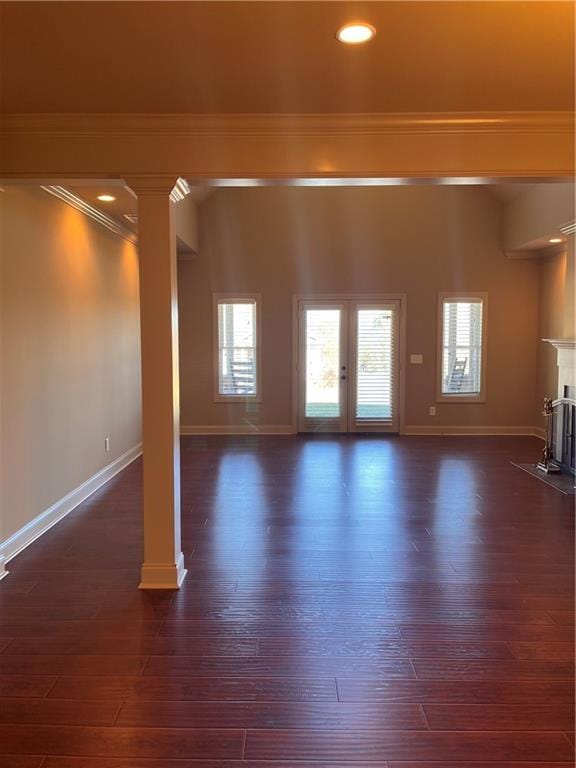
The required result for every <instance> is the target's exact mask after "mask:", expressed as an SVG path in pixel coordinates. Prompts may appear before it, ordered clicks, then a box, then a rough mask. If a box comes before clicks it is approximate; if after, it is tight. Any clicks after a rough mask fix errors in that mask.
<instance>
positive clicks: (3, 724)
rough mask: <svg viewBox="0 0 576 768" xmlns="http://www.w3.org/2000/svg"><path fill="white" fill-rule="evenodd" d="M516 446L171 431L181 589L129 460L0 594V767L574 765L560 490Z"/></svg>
mask: <svg viewBox="0 0 576 768" xmlns="http://www.w3.org/2000/svg"><path fill="white" fill-rule="evenodd" d="M540 447H541V444H540V442H539V441H537V440H535V439H532V438H417V437H414V438H394V437H389V438H386V437H385V438H378V437H342V438H304V437H262V438H258V437H245V438H240V437H239V438H216V437H215V438H200V437H198V438H184V439H183V441H182V509H183V521H182V524H183V549H184V553H185V556H186V561H187V566H188V571H189V572H188V578H187V579H186V581H185V583H184V586H183V588H182V589H181V590H180V592H178V593H147V594H146V593H142V592H139V591H138V590H137V589H136V585H137V583H138V576H139V567H140V559H141V543H142V542H141V539H142V532H141V523H140V517H141V465H140V462H137V463H135V464H133V465H132V466H131V467H129V468H128V469H127V470H126V471H124V472H123V473H122V474H121V475H119V476H118V477H117V478H115V479H114V480H113V481H112V482H111V483H109V485H108V486H107V487H105V488H103V489H101V490H100V491H99V492H98V493H97V494H96V495H94V496H92V497H91V498H90V499H89V500H87V501H86V502H85V503H84V504H82V505H81V507H79V508H77V509H76V510H75V511H74V512H73V513H71V514H70V515H69V516H68V517H67V518H66V519H65V520H63V521H62V522H61V523H60V524H59V525H57V526H56V527H55V528H53V529H52V530H51V531H50V532H49V533H47V534H46V535H45V536H43V537H42V538H41V539H40V540H39V541H37V542H36V543H35V544H33V545H32V546H30V547H29V548H28V549H26V550H25V551H24V552H23V553H22V554H21V555H19V556H18V557H17V558H15V559H14V560H13V561H12V562H11V563H10V571H11V573H10V575H9V576H8V577H7V578H6V579H5V580H4V581H3V582H2V583H1V584H0V766H1V768H234V766H237V768H241V767H243V768H305V767H306V766H310V768H375V766H378V768H439V766H442V768H561V766H564V768H565V767H566V766H567V765H573V764H574V747H573V735H572V730H573V724H574V685H573V672H574V664H573V662H574V645H573V641H574V634H573V632H574V602H573V600H574V592H573V587H574V568H573V544H574V507H573V505H574V497H567V496H563V495H562V494H560V493H559V492H557V491H555V490H554V489H552V488H550V487H548V486H546V485H544V484H543V483H540V482H538V481H537V480H535V479H534V478H532V477H531V476H530V475H528V474H527V473H525V472H522V471H520V470H518V469H516V468H515V467H513V466H512V465H511V464H510V460H516V461H521V462H526V461H530V460H533V459H536V457H537V455H538V452H539V450H540Z"/></svg>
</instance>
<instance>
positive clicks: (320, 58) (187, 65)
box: [0, 0, 574, 113]
mask: <svg viewBox="0 0 576 768" xmlns="http://www.w3.org/2000/svg"><path fill="white" fill-rule="evenodd" d="M0 14H1V15H0V29H1V32H0V35H1V38H0V51H1V53H0V70H1V71H2V74H3V87H2V98H1V100H0V101H1V109H2V110H3V111H4V112H10V113H18V112H20V113H28V112H51V113H70V112H91V113H94V112H121V113H130V112H132V113H137V112H141V113H291V112H292V113H331V112H343V113H345V112H380V113H386V112H461V111H484V110H485V111H500V110H569V109H571V108H572V105H573V93H574V82H573V72H574V52H573V48H574V46H573V38H574V5H573V3H572V2H568V1H566V2H563V1H559V2H546V1H544V2H538V1H532V0H526V1H524V0H513V1H511V2H505V1H504V2H471V1H470V0H464V1H460V0H453V1H452V2H434V1H432V2H430V1H428V2H357V3H356V2H146V3H143V2H107V3H98V2H78V3H76V2H24V1H22V2H8V3H6V2H4V3H1V4H0ZM358 19H362V20H365V21H368V22H370V23H371V24H373V25H374V26H375V27H376V29H377V35H376V38H375V39H374V40H373V41H372V42H370V43H368V44H366V45H365V46H357V47H348V46H343V45H342V44H341V43H338V42H337V41H336V40H335V38H334V33H335V31H336V29H337V28H338V27H339V26H340V25H341V24H342V23H344V22H347V21H350V20H358ZM48 30H49V33H48Z"/></svg>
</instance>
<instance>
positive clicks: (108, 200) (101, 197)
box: [98, 195, 116, 203]
mask: <svg viewBox="0 0 576 768" xmlns="http://www.w3.org/2000/svg"><path fill="white" fill-rule="evenodd" d="M98 200H100V202H101V203H113V202H114V200H116V198H115V197H114V195H98Z"/></svg>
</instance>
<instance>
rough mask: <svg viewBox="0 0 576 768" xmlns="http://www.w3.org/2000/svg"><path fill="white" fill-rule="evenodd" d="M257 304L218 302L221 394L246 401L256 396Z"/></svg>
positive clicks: (250, 302)
mask: <svg viewBox="0 0 576 768" xmlns="http://www.w3.org/2000/svg"><path fill="white" fill-rule="evenodd" d="M256 344H257V339H256V302H255V301H242V302H240V301H237V302H235V301H231V302H225V301H220V302H218V392H219V394H220V395H226V396H231V397H234V396H237V397H246V396H254V395H256V394H257V392H256V381H257V376H256V373H257V372H256Z"/></svg>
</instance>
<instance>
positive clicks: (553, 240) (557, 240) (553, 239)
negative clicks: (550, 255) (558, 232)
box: [548, 237, 562, 243]
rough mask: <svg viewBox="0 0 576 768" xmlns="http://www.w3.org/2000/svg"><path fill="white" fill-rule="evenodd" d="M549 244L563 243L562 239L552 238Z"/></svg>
mask: <svg viewBox="0 0 576 768" xmlns="http://www.w3.org/2000/svg"><path fill="white" fill-rule="evenodd" d="M548 242H549V243H561V242H562V238H561V237H551V238H550V240H548Z"/></svg>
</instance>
